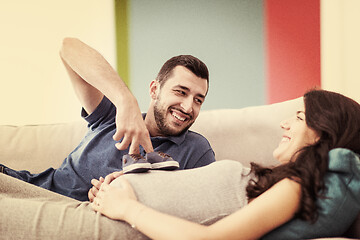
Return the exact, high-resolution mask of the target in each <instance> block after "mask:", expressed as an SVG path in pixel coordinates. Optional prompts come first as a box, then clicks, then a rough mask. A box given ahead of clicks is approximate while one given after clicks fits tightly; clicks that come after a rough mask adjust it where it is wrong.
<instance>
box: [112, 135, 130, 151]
mask: <svg viewBox="0 0 360 240" xmlns="http://www.w3.org/2000/svg"><path fill="white" fill-rule="evenodd" d="M131 140H132V139H131V138H129V137H127V136H125V137H124V138H123V140H122V141H121V142H118V143H116V144H115V147H116V148H117V149H119V150H125V149H127V148H128V146H129V145H130V143H131Z"/></svg>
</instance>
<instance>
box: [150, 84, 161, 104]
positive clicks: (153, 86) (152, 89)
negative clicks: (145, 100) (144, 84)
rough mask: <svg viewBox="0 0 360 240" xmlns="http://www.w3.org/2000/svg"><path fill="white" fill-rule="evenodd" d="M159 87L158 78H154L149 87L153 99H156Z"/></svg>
mask: <svg viewBox="0 0 360 240" xmlns="http://www.w3.org/2000/svg"><path fill="white" fill-rule="evenodd" d="M159 89H160V84H159V82H158V81H156V80H152V81H151V83H150V89H149V92H150V97H151V99H153V100H156V98H157V94H158V91H159Z"/></svg>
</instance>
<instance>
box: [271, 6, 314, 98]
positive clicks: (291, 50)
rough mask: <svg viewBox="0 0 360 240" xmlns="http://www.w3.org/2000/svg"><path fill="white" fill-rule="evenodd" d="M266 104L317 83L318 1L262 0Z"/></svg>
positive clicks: (297, 92) (302, 90)
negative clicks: (263, 5)
mask: <svg viewBox="0 0 360 240" xmlns="http://www.w3.org/2000/svg"><path fill="white" fill-rule="evenodd" d="M264 3H265V31H266V32H265V39H266V40H265V41H266V42H265V49H266V54H265V55H266V60H265V62H266V72H267V73H266V75H267V76H266V77H267V80H266V85H267V87H266V88H267V103H275V102H280V101H284V100H288V99H292V98H296V97H299V96H302V95H303V94H304V92H305V91H306V90H308V89H309V88H312V87H315V86H320V85H321V80H320V77H321V76H320V0H301V1H299V0H265V1H264Z"/></svg>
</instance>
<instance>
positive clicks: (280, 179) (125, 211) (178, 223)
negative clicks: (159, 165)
mask: <svg viewBox="0 0 360 240" xmlns="http://www.w3.org/2000/svg"><path fill="white" fill-rule="evenodd" d="M281 128H282V129H283V130H284V135H283V138H282V139H281V142H280V144H279V146H278V147H277V148H276V149H275V150H274V152H273V155H274V157H275V158H276V159H278V160H279V161H280V162H281V163H282V164H281V165H280V166H278V167H275V168H273V169H269V168H263V167H261V166H259V165H257V164H252V168H251V171H252V172H253V173H254V174H255V176H256V177H255V178H253V179H251V180H250V181H249V184H248V186H247V187H246V192H247V197H248V202H249V203H248V204H247V205H246V206H244V207H243V208H241V209H239V210H237V211H236V212H234V213H233V214H231V215H229V216H227V217H225V218H223V219H221V220H219V221H217V222H216V223H213V224H212V225H210V226H204V225H200V224H196V223H193V222H190V221H186V220H183V219H181V218H177V217H174V216H170V215H167V214H163V213H161V212H158V211H156V210H154V209H152V208H149V207H147V206H145V205H143V204H142V203H140V202H138V201H137V199H136V195H135V193H134V191H133V189H132V187H131V185H130V184H129V183H128V182H127V181H126V180H124V179H122V178H120V179H121V180H120V181H121V183H122V185H123V187H122V188H117V187H113V186H110V185H109V184H108V183H109V182H111V181H112V180H113V179H114V178H116V177H118V175H119V174H116V173H115V174H113V175H110V176H108V177H107V179H106V180H105V182H104V181H103V180H101V181H100V182H99V181H94V183H93V184H94V188H93V190H92V191H91V192H92V193H93V194H94V195H95V197H94V199H93V204H92V207H93V209H94V210H95V211H97V212H100V213H102V214H103V215H105V216H107V217H109V218H111V219H116V220H124V221H126V222H128V223H129V224H131V225H132V226H136V228H137V229H138V230H139V231H141V232H142V233H144V234H145V235H147V236H148V237H150V238H152V239H177V238H178V239H254V238H259V237H261V236H263V235H264V234H266V233H268V232H270V231H271V230H273V229H275V228H277V227H279V226H280V225H282V224H284V223H286V222H288V221H289V220H290V219H292V218H294V217H299V218H301V219H304V220H307V221H310V222H315V221H316V219H317V210H318V209H317V206H316V200H317V199H318V198H321V197H322V195H321V193H322V190H324V188H325V184H324V176H325V174H326V172H327V170H328V153H329V151H330V150H331V149H334V148H347V149H350V150H352V151H353V152H355V153H358V154H359V153H360V105H359V104H358V103H356V102H355V101H353V100H351V99H349V98H346V97H344V96H342V95H340V94H337V93H333V92H327V91H323V90H313V91H309V92H308V93H306V94H305V95H304V105H303V107H302V108H301V109H298V110H297V112H296V115H295V116H294V117H293V118H291V119H288V120H286V121H283V122H282V123H281ZM169 174H171V173H169ZM103 182H104V183H103ZM101 183H102V184H101ZM99 185H101V187H100V191H98V192H97V189H98V188H99ZM259 223H260V224H259ZM184 229H186V231H184Z"/></svg>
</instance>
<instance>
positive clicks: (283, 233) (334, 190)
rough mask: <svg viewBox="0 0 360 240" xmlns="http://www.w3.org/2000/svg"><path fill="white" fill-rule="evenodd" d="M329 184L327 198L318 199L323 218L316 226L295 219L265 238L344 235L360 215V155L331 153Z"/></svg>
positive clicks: (340, 150) (326, 179)
mask: <svg viewBox="0 0 360 240" xmlns="http://www.w3.org/2000/svg"><path fill="white" fill-rule="evenodd" d="M325 185H326V187H327V191H326V193H325V196H326V198H321V199H318V200H317V205H318V206H319V217H318V220H317V221H316V222H315V223H314V224H311V223H309V222H307V221H303V220H300V219H297V218H295V219H293V220H291V221H289V222H287V223H285V224H284V225H282V226H280V227H279V228H277V229H275V230H273V231H272V232H270V233H268V234H267V235H265V236H264V237H263V238H262V239H276V240H279V239H308V238H320V237H336V236H341V235H342V234H344V233H345V232H346V230H347V229H348V228H349V227H350V225H351V224H352V223H353V222H354V220H355V219H356V217H357V215H358V213H359V212H360V190H359V186H360V160H359V156H358V155H357V154H355V153H354V152H352V151H350V150H348V149H344V148H336V149H333V150H331V151H330V152H329V171H328V172H327V173H326V175H325Z"/></svg>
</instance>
